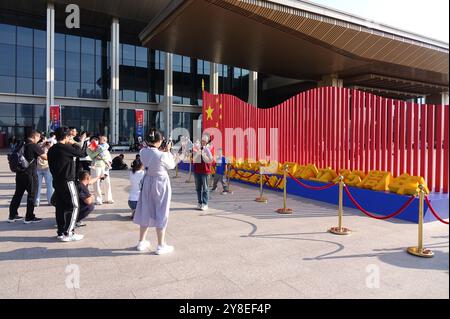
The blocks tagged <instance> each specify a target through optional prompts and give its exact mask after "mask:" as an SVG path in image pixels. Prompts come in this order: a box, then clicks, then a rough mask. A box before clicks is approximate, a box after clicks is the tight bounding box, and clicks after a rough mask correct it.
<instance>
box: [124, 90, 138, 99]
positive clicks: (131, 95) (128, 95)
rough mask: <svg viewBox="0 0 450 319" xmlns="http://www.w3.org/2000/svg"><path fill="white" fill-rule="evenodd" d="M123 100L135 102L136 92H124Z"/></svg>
mask: <svg viewBox="0 0 450 319" xmlns="http://www.w3.org/2000/svg"><path fill="white" fill-rule="evenodd" d="M122 94H123V95H122V100H123V101H134V100H135V97H134V91H132V90H122Z"/></svg>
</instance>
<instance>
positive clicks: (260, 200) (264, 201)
mask: <svg viewBox="0 0 450 319" xmlns="http://www.w3.org/2000/svg"><path fill="white" fill-rule="evenodd" d="M255 202H258V203H265V204H267V198H266V197H264V196H260V197H256V198H255Z"/></svg>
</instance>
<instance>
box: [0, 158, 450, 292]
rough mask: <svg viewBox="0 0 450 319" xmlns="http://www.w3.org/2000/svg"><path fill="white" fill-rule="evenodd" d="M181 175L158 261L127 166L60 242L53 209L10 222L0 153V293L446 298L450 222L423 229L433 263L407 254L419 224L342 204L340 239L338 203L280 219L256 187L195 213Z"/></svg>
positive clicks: (293, 202)
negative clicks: (132, 204) (132, 202)
mask: <svg viewBox="0 0 450 319" xmlns="http://www.w3.org/2000/svg"><path fill="white" fill-rule="evenodd" d="M132 158H134V155H133V154H127V155H126V159H127V162H130V161H131V159H132ZM171 175H174V173H173V172H172V173H171ZM185 180H186V175H185V174H184V173H180V178H178V179H172V188H173V200H172V209H171V216H170V220H169V227H168V235H167V236H168V243H169V244H171V245H174V246H175V252H174V253H173V254H171V255H164V256H157V255H154V254H152V253H145V254H142V253H138V252H136V251H135V249H134V247H135V245H136V243H137V239H138V227H137V226H136V225H135V224H133V223H132V221H131V220H130V211H129V209H128V205H127V196H128V194H127V190H128V172H127V171H120V172H116V171H113V172H112V185H113V195H114V200H115V203H114V204H112V205H102V206H98V207H96V210H95V211H94V212H93V213H92V215H90V216H89V217H88V218H87V220H86V222H87V226H86V227H83V228H80V229H79V231H78V232H79V233H82V234H84V235H85V236H86V237H85V239H84V240H82V241H80V242H74V243H62V242H59V241H57V240H56V239H55V236H56V229H55V227H54V225H55V221H54V209H53V207H51V206H41V207H39V208H37V209H36V213H37V216H38V217H42V218H44V220H43V221H42V222H41V223H39V224H32V225H24V224H23V223H15V224H8V223H6V219H7V217H8V206H9V201H10V200H11V197H12V194H13V192H14V175H13V174H12V173H11V172H10V171H9V169H8V165H7V161H6V156H4V155H2V156H0V287H1V289H0V297H1V298H449V249H448V247H449V230H448V226H446V225H443V224H440V223H438V222H433V223H429V224H427V225H425V243H426V246H427V247H429V248H432V249H433V250H434V252H435V257H434V258H432V259H421V258H417V257H413V256H410V255H408V254H407V253H406V252H405V248H406V247H408V246H414V245H416V244H417V225H414V224H410V223H406V222H401V221H395V220H394V221H378V220H374V219H369V218H367V217H365V216H362V215H361V214H360V213H359V212H358V211H356V210H351V209H348V208H345V217H344V223H345V226H347V227H349V228H351V229H352V230H354V233H353V234H352V235H351V236H348V237H346V236H343V237H341V236H336V235H332V234H329V233H327V229H328V228H329V227H330V226H336V223H337V207H335V206H333V205H328V204H324V203H320V202H315V201H311V200H308V199H303V198H300V197H297V198H294V197H292V196H291V197H289V198H288V206H289V207H291V208H293V209H294V214H292V215H290V216H282V215H278V214H277V213H275V212H274V211H275V209H276V208H279V207H281V205H282V197H281V194H280V193H275V192H267V197H268V198H269V203H268V204H260V203H256V202H254V198H255V197H256V196H257V189H256V188H254V187H251V186H246V185H242V184H239V183H234V184H233V185H232V188H233V190H234V193H233V194H229V195H227V196H223V195H220V193H216V194H213V195H212V199H211V202H210V210H209V211H208V212H206V213H204V212H200V211H197V210H195V209H194V208H195V206H196V195H195V191H194V184H193V183H185ZM44 198H45V196H44V195H43V196H42V200H41V203H42V204H44V205H45V204H46V200H45V199H44ZM24 201H25V197H24V199H23V202H24ZM24 212H25V209H24V206H22V207H21V209H20V213H21V215H24ZM149 234H150V236H149V239H150V242H151V244H152V248H153V249H154V248H155V247H156V244H155V242H156V236H155V232H154V231H153V230H151V232H150V233H149Z"/></svg>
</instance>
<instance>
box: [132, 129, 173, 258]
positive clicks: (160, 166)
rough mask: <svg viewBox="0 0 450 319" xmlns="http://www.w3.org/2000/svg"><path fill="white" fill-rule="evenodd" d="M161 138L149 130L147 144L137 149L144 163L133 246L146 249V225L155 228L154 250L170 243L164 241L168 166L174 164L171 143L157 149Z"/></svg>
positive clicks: (168, 249)
mask: <svg viewBox="0 0 450 319" xmlns="http://www.w3.org/2000/svg"><path fill="white" fill-rule="evenodd" d="M163 141H164V138H163V136H162V134H161V133H160V132H159V131H157V130H151V131H150V134H149V136H148V137H147V139H146V142H147V145H148V147H146V148H144V149H142V150H141V151H140V156H141V162H142V164H144V168H145V175H144V178H143V181H142V190H141V193H140V194H139V199H138V203H137V206H136V211H135V214H134V219H133V221H134V223H136V224H138V225H139V226H140V232H139V243H138V245H137V250H139V251H149V250H150V242H149V241H147V240H146V237H147V232H148V228H149V227H154V228H156V235H157V238H158V246H157V247H156V252H155V253H156V254H157V255H162V254H167V253H171V252H172V251H173V250H174V247H173V246H170V245H167V243H166V228H167V222H168V220H169V210H170V200H171V197H172V189H171V186H170V179H169V174H168V173H167V171H168V170H170V169H174V168H175V166H176V163H175V158H174V156H173V155H172V153H171V152H170V150H171V147H172V145H171V143H168V144H167V145H166V146H165V148H164V149H160V148H161V145H162V144H163Z"/></svg>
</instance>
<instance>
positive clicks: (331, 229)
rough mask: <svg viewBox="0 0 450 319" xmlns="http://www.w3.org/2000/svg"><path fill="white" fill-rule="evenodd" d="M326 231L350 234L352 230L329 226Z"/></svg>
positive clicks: (336, 233)
mask: <svg viewBox="0 0 450 319" xmlns="http://www.w3.org/2000/svg"><path fill="white" fill-rule="evenodd" d="M328 231H329V232H330V233H332V234H335V235H350V234H351V233H352V231H351V230H350V229H348V228H345V227H331V228H330V229H328Z"/></svg>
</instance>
